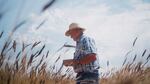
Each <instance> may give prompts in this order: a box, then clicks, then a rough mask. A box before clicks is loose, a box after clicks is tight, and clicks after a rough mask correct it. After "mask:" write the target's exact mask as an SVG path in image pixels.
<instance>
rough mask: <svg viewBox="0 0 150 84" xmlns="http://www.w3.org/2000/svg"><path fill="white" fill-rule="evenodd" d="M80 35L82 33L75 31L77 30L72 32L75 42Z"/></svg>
mask: <svg viewBox="0 0 150 84" xmlns="http://www.w3.org/2000/svg"><path fill="white" fill-rule="evenodd" d="M79 35H80V31H79V30H77V29H75V30H72V31H71V32H70V37H71V38H72V39H73V40H74V41H77V39H78V37H79Z"/></svg>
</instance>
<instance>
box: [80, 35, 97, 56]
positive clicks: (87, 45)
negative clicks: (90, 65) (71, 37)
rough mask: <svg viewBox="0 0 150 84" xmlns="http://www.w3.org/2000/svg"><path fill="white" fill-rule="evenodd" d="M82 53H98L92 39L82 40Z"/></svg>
mask: <svg viewBox="0 0 150 84" xmlns="http://www.w3.org/2000/svg"><path fill="white" fill-rule="evenodd" d="M82 51H83V52H84V54H85V55H87V54H91V53H95V54H96V53H97V48H96V45H95V41H94V39H92V38H89V37H86V38H84V39H83V40H82Z"/></svg>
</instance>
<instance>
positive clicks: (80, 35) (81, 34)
mask: <svg viewBox="0 0 150 84" xmlns="http://www.w3.org/2000/svg"><path fill="white" fill-rule="evenodd" d="M83 36H84V35H83V33H82V34H81V35H80V36H79V38H78V39H77V42H79V41H80V40H81V38H82V37H83Z"/></svg>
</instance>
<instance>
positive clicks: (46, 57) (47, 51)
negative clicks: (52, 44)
mask: <svg viewBox="0 0 150 84" xmlns="http://www.w3.org/2000/svg"><path fill="white" fill-rule="evenodd" d="M48 54H49V50H48V51H47V53H46V58H47V57H48Z"/></svg>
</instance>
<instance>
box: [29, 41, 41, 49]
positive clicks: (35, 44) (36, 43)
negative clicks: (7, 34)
mask: <svg viewBox="0 0 150 84" xmlns="http://www.w3.org/2000/svg"><path fill="white" fill-rule="evenodd" d="M40 43H41V41H39V42H35V43H34V44H33V46H32V48H31V50H32V49H33V48H34V47H35V46H37V45H38V44H40Z"/></svg>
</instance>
